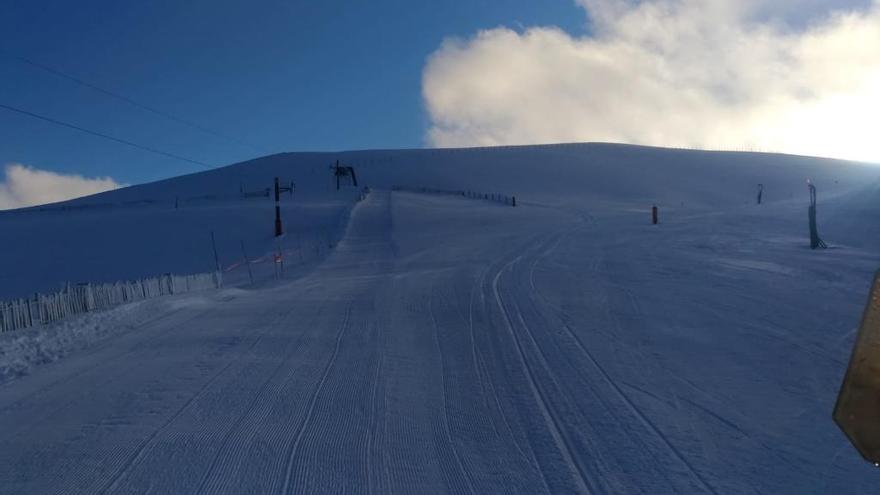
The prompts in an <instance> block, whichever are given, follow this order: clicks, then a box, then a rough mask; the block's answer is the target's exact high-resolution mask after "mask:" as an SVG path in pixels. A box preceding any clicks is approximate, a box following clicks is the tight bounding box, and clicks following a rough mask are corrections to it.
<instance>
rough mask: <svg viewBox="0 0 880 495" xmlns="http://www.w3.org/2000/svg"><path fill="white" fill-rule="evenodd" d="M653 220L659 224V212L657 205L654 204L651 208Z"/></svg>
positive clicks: (655, 223)
mask: <svg viewBox="0 0 880 495" xmlns="http://www.w3.org/2000/svg"><path fill="white" fill-rule="evenodd" d="M651 220H652V222H653V223H654V225H657V223H658V222H659V221H660V220H659V218H658V214H657V205H654V206H653V207H652V208H651Z"/></svg>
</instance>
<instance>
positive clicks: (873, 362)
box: [834, 272, 880, 465]
mask: <svg viewBox="0 0 880 495" xmlns="http://www.w3.org/2000/svg"><path fill="white" fill-rule="evenodd" d="M834 421H835V422H837V424H838V426H840V428H841V429H842V430H843V432H844V433H846V436H847V437H849V439H850V441H851V442H852V444H853V445H854V446H855V448H856V449H857V450H858V451H859V452H860V453H861V454H862V456H864V457H865V459H867V460H868V461H870V462H873V463H874V464H875V465H877V464H880V272H877V275H876V276H875V277H874V285H873V287H872V288H871V294H870V295H869V297H868V305H867V306H866V307H865V314H864V316H863V317H862V326H861V327H860V328H859V334H858V337H857V338H856V344H855V348H854V349H853V353H852V357H851V358H850V362H849V368H848V369H847V371H846V377H845V378H844V379H843V385H842V386H841V387H840V395H839V396H838V397H837V405H836V406H835V407H834Z"/></svg>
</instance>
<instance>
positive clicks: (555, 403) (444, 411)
mask: <svg viewBox="0 0 880 495" xmlns="http://www.w3.org/2000/svg"><path fill="white" fill-rule="evenodd" d="M521 204H522V205H523V206H522V207H520V208H516V209H512V208H504V207H500V206H498V205H494V204H491V203H484V202H474V201H469V200H466V199H461V198H457V197H445V196H434V195H424V194H413V193H389V192H387V191H374V192H373V193H371V194H370V195H369V196H368V198H367V199H366V200H365V201H363V202H361V203H359V204H358V205H357V206H355V207H354V209H353V210H352V212H351V218H350V221H349V224H348V226H347V227H346V229H345V234H344V235H343V236H342V239H341V240H340V242H339V243H338V244H337V246H336V247H335V250H334V251H333V252H332V253H331V254H330V255H329V256H327V257H326V258H324V259H323V260H321V262H320V264H319V265H317V266H315V267H314V269H313V270H310V271H307V272H306V273H305V274H304V275H303V276H302V277H301V278H299V279H296V280H290V281H287V282H285V283H279V284H274V285H269V286H267V287H263V288H260V289H258V290H250V291H242V292H241V293H240V294H236V295H235V296H233V297H230V298H228V299H220V300H213V301H212V302H208V303H206V305H203V306H198V307H188V306H186V305H183V306H181V307H178V308H176V309H174V310H172V311H169V312H168V313H166V314H162V315H157V316H156V317H155V318H151V319H150V320H149V321H144V322H143V323H142V324H141V325H139V326H137V327H136V328H131V329H128V330H126V331H124V332H120V333H119V335H114V336H113V337H112V338H108V339H106V340H104V341H101V342H100V343H98V344H96V345H94V346H93V347H90V348H86V349H83V350H80V351H77V352H74V353H72V354H71V355H69V356H65V357H63V358H62V359H60V360H59V361H57V362H55V363H51V364H47V365H44V366H40V367H36V368H34V369H33V370H32V373H31V375H29V376H23V377H21V378H18V379H15V380H12V381H10V382H8V383H5V384H3V385H0V422H2V424H4V425H13V426H12V427H11V428H4V429H3V431H0V492H3V493H7V492H8V493H186V494H189V493H199V494H211V495H214V494H222V493H247V492H250V493H269V494H279V493H284V494H289V493H343V492H345V493H368V494H380V493H381V494H384V493H395V494H396V493H413V494H416V493H457V494H458V493H460V494H478V493H526V494H533V493H582V494H589V495H598V494H605V493H646V494H655V493H712V494H719V493H749V492H756V493H766V492H774V493H802V492H803V491H804V489H806V488H808V487H810V486H812V485H813V484H823V485H824V486H826V487H827V489H831V487H836V488H838V490H835V491H836V492H840V493H858V492H859V491H862V489H864V488H866V487H869V486H871V483H872V482H873V481H874V480H872V479H871V477H870V475H869V474H866V473H863V472H862V471H861V470H860V469H861V467H862V466H861V464H859V463H858V462H857V460H855V459H849V460H848V459H847V458H846V456H845V455H844V454H842V453H841V449H840V438H839V436H837V435H836V434H835V432H834V429H833V428H834V427H833V425H830V424H824V423H822V424H817V423H816V421H817V420H816V419H815V418H824V417H825V416H827V414H828V411H830V409H828V408H829V407H830V406H829V405H828V404H827V403H825V402H823V401H822V400H817V399H816V396H817V395H821V396H822V398H823V400H827V398H828V397H829V396H831V394H833V392H834V390H833V387H834V386H835V385H836V379H837V377H836V376H835V375H834V373H835V372H836V371H837V370H836V368H835V367H836V366H838V365H839V362H838V360H837V358H835V356H837V357H839V356H840V355H842V354H845V352H844V353H840V352H837V351H838V349H836V348H835V350H834V352H830V351H829V349H827V348H826V347H823V345H822V342H823V341H822V340H820V339H818V338H817V337H815V336H814V335H813V334H810V333H806V334H805V335H803V334H802V335H798V334H796V333H793V331H792V329H790V328H788V327H786V325H785V324H784V322H785V316H784V315H783V316H777V315H775V314H773V313H770V312H766V313H765V312H756V313H755V314H754V315H753V316H748V317H744V318H743V321H735V320H734V319H733V318H732V316H733V315H736V314H738V313H741V312H740V311H738V309H737V308H738V306H737V305H738V304H741V305H749V304H757V302H758V301H761V300H762V298H768V297H779V292H777V291H776V290H775V288H774V287H775V282H774V281H775V280H777V278H776V277H797V276H799V275H798V274H799V273H800V272H801V271H802V270H806V268H803V267H794V266H783V264H784V262H785V261H789V262H791V263H796V260H797V259H796V256H798V254H797V252H794V254H792V252H791V251H785V250H784V248H777V249H781V250H782V251H780V252H781V253H782V254H779V255H777V258H775V259H774V260H773V261H771V260H769V259H762V260H754V262H746V263H745V264H743V262H734V263H732V264H731V263H728V264H727V265H724V266H726V267H727V268H724V267H722V268H715V270H716V271H715V272H713V273H711V274H710V275H709V276H706V277H703V278H700V277H695V276H694V275H693V273H694V272H698V271H700V270H707V269H708V268H709V267H715V266H716V265H713V264H712V263H711V259H706V258H703V256H705V254H704V253H705V252H706V251H724V250H726V251H729V252H726V253H721V254H718V256H724V258H725V259H737V258H736V255H737V253H736V252H733V251H736V250H737V249H741V248H732V247H730V244H727V243H728V242H729V239H735V238H736V236H738V235H740V236H741V235H745V233H746V232H747V230H745V228H744V227H742V228H740V227H739V226H738V225H734V226H733V227H732V229H733V230H734V231H733V232H727V233H715V230H713V229H710V230H712V232H713V233H712V235H711V236H704V235H699V234H698V235H696V238H695V237H693V236H692V237H688V236H687V235H682V236H679V237H675V236H672V235H670V236H664V235H665V234H663V232H665V231H662V230H659V229H650V227H649V226H645V225H642V224H640V223H638V222H636V221H634V220H633V219H634V218H635V217H634V214H632V213H626V212H624V213H621V211H620V210H613V211H612V212H611V213H608V212H604V213H603V212H602V211H593V210H591V209H587V208H583V209H581V210H578V211H575V212H573V214H572V212H567V213H566V212H565V211H563V210H560V209H559V208H557V207H551V206H546V205H539V204H534V205H530V204H529V203H528V202H522V203H521ZM538 206H542V207H538ZM544 206H546V207H544ZM701 218H702V217H699V216H698V215H696V214H695V215H694V216H692V217H689V219H688V222H699V221H703V220H700V219H701ZM706 218H711V217H706ZM641 220H643V219H641V217H639V221H641ZM705 221H707V222H708V221H710V220H705ZM667 228H668V229H670V230H675V229H680V228H681V226H680V225H676V224H672V225H670V226H669V227H667ZM707 228H709V227H707ZM736 229H740V230H736ZM678 232H680V230H679V231H678ZM462 237H466V238H468V242H462V241H461V238H462ZM707 239H710V240H707ZM751 242H753V243H758V242H760V241H759V240H757V239H752V240H751ZM697 243H708V245H711V246H710V247H711V248H712V249H711V250H708V249H703V248H702V247H699V246H695V244H697ZM743 253H744V252H740V253H739V256H746V255H747V254H743ZM800 256H803V255H800ZM792 259H795V261H791V260H792ZM866 259H867V260H868V261H876V260H877V258H876V257H874V258H870V257H868V258H866ZM850 262H851V261H848V260H847V259H845V258H844V259H842V260H841V261H839V263H840V266H844V265H845V264H847V263H850ZM859 263H862V261H859ZM864 264H865V266H867V265H868V263H867V262H865V263H864ZM722 265H723V264H722ZM742 266H747V267H750V269H749V270H747V271H745V270H742V269H741V267H742ZM859 266H861V265H859ZM762 267H765V268H766V267H771V268H772V269H768V270H761V269H760V268H762ZM777 267H780V268H777ZM743 272H747V273H749V275H743ZM753 272H754V273H753ZM850 276H851V275H850ZM743 277H753V278H743ZM761 277H765V278H761ZM695 281H703V283H704V284H705V285H703V286H699V285H695ZM739 284H747V287H745V288H744V289H742V290H739V291H734V292H733V293H730V292H725V291H727V290H728V288H729V287H737V286H738V285H739ZM842 286H843V285H842ZM678 292H681V293H682V294H684V295H681V296H680V295H678ZM798 294H799V296H798V297H800V298H802V299H807V300H808V301H811V304H812V303H815V302H816V301H818V299H816V300H813V299H809V298H810V297H813V296H811V295H810V293H808V292H806V290H804V291H803V292H798ZM829 297H839V299H835V301H842V300H843V298H842V296H838V295H835V294H831V295H830V296H829ZM680 298H681V299H680ZM802 299H798V298H797V297H792V298H789V299H785V300H781V301H780V305H779V308H778V311H780V312H783V313H784V314H786V315H791V314H796V313H797V312H798V311H802V310H803V309H802V308H803V306H804V303H803V300H802ZM680 300H687V303H688V304H690V305H689V306H688V305H687V304H680V308H678V309H676V307H672V306H671V304H672V303H673V302H675V301H680ZM841 307H842V306H841ZM681 308H685V309H684V310H680V309H681ZM848 309H851V308H848ZM841 314H843V310H839V311H838V313H833V314H829V315H828V316H827V317H826V319H825V320H823V321H824V322H825V323H824V324H825V325H828V324H830V323H829V322H833V321H835V319H839V318H840V315H841ZM715 326H717V327H718V328H719V330H718V331H714V327H715ZM838 326H839V325H838ZM848 332H850V330H849V329H840V334H844V335H850V337H848V338H851V337H852V335H851V333H848ZM799 337H800V338H799ZM841 338H843V337H839V336H836V338H835V342H837V343H836V344H835V345H837V346H838V347H840V344H839V341H840V339H841ZM736 339H743V340H745V341H747V340H748V339H761V340H760V345H757V346H755V347H754V348H748V352H749V354H744V352H745V351H743V350H742V349H741V348H734V347H732V346H730V345H729V344H730V342H732V341H735V340H736ZM844 351H845V349H844ZM688 353H689V354H688ZM779 353H783V354H784V355H786V356H788V359H790V360H793V362H796V363H800V364H804V363H811V362H812V361H813V360H815V359H816V358H817V357H823V358H826V359H822V360H820V362H821V363H823V364H822V365H821V367H819V368H816V369H812V370H811V371H810V372H809V374H807V377H809V380H804V379H803V378H804V377H803V376H802V375H803V373H801V372H799V371H798V370H797V369H796V368H793V367H791V366H787V365H777V364H776V363H775V360H776V358H777V356H778V355H779ZM683 355H689V356H692V357H694V362H693V363H691V362H690V361H685V360H682V356H683ZM747 359H751V361H749V362H748V366H746V365H744V362H745V361H747ZM707 363H709V364H711V366H709V367H707V366H706V364H707ZM743 384H745V385H743ZM779 397H781V398H783V399H784V400H776V399H777V398H779ZM765 404H769V405H772V406H773V408H769V409H764V406H765ZM826 409H827V410H826ZM765 411H766V418H764V419H762V418H761V417H759V413H763V412H765ZM793 411H797V412H798V414H797V415H794V413H793ZM777 432H780V433H777ZM782 435H788V436H790V437H792V438H798V439H803V440H799V441H800V442H802V443H800V444H793V443H791V442H789V443H780V437H781V436H782Z"/></svg>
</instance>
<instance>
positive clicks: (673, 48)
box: [423, 0, 880, 162]
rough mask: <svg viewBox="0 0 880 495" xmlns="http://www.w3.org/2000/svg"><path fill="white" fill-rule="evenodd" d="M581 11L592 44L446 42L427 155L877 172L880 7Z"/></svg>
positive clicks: (626, 2) (543, 30)
mask: <svg viewBox="0 0 880 495" xmlns="http://www.w3.org/2000/svg"><path fill="white" fill-rule="evenodd" d="M578 3H579V4H580V5H582V6H583V7H584V9H585V10H586V12H587V15H588V18H589V23H590V35H589V36H583V37H575V36H572V35H570V34H568V33H566V32H563V31H562V30H560V29H557V28H554V27H535V28H530V29H527V30H525V31H522V32H518V31H514V30H511V29H507V28H503V27H502V28H497V29H490V30H486V31H481V32H479V33H477V34H476V35H475V36H474V37H473V38H471V39H467V40H461V39H448V40H446V41H445V42H444V43H443V45H442V46H441V47H440V48H439V49H438V50H437V51H436V52H435V53H434V54H432V55H431V57H430V58H429V60H428V62H427V65H426V67H425V70H424V75H423V95H424V99H425V104H426V107H427V111H428V113H429V116H430V119H431V126H430V129H429V131H428V136H427V139H428V141H429V143H430V144H432V145H435V146H444V147H445V146H475V145H476V146H484V145H485V146H491V145H504V144H533V143H546V142H574V141H609V142H623V143H637V144H648V145H658V146H675V147H695V148H710V149H754V150H765V151H780V152H789V153H798V154H807V155H818V156H834V157H841V158H851V159H858V160H869V161H877V162H880V145H876V144H875V142H876V141H877V139H876V126H875V124H874V121H875V115H876V114H877V112H878V111H880V0H864V1H861V2H854V3H853V4H852V5H850V7H849V8H848V9H847V8H844V7H841V2H835V3H834V5H835V7H829V3H828V2H822V1H818V0H807V1H806V2H803V1H797V2H795V1H793V0H792V1H788V0H786V1H772V0H644V1H638V0H578ZM844 3H845V2H844Z"/></svg>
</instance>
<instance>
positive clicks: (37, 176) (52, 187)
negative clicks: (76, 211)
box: [0, 163, 122, 210]
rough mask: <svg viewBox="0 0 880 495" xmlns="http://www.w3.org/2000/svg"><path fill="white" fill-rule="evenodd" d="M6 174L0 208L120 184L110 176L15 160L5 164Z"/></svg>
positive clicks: (49, 200) (60, 198)
mask: <svg viewBox="0 0 880 495" xmlns="http://www.w3.org/2000/svg"><path fill="white" fill-rule="evenodd" d="M5 174H6V178H5V180H4V182H0V210H6V209H11V208H22V207H25V206H34V205H41V204H46V203H54V202H56V201H64V200H66V199H73V198H78V197H80V196H88V195H89V194H95V193H99V192H104V191H109V190H111V189H118V188H119V187H122V184H119V183H117V182H116V181H114V180H113V179H111V178H110V177H97V178H87V177H82V176H80V175H64V174H58V173H55V172H50V171H47V170H38V169H35V168H31V167H26V166H24V165H20V164H16V163H14V164H10V165H7V166H6V168H5Z"/></svg>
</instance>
